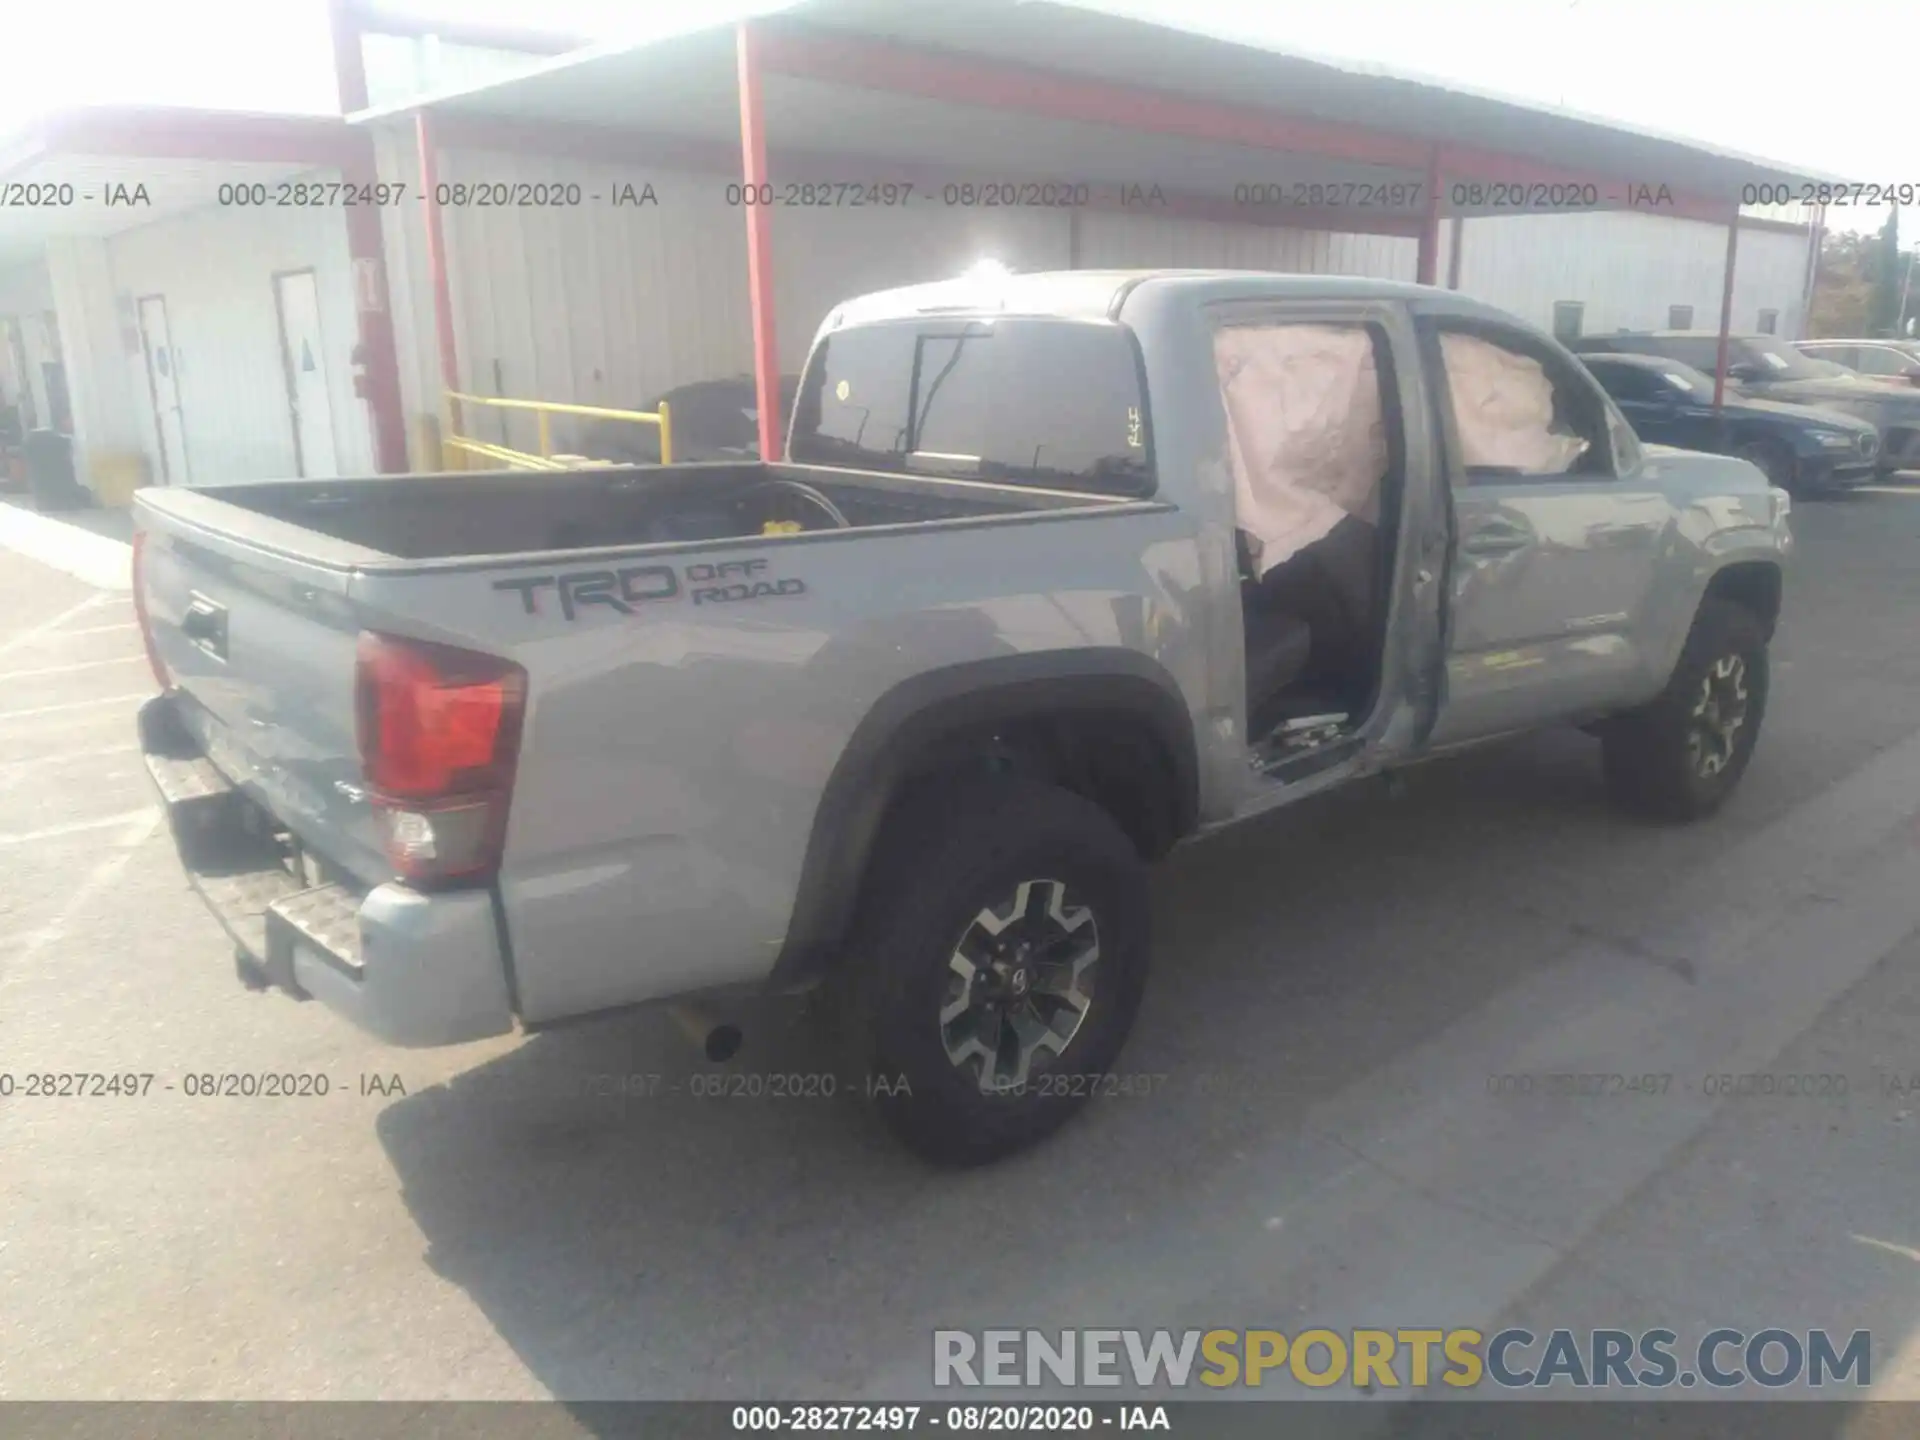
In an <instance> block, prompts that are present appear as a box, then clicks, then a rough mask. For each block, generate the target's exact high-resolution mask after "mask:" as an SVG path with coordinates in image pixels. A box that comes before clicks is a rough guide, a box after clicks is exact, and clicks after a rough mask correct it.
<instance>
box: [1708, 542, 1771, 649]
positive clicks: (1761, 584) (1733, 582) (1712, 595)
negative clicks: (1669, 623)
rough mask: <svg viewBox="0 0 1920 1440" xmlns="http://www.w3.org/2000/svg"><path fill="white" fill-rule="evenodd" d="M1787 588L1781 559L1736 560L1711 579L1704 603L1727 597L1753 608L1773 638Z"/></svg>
mask: <svg viewBox="0 0 1920 1440" xmlns="http://www.w3.org/2000/svg"><path fill="white" fill-rule="evenodd" d="M1784 588H1785V576H1784V574H1783V572H1782V570H1781V567H1780V563H1779V562H1778V561H1777V560H1734V561H1730V562H1729V563H1727V564H1725V565H1722V566H1721V567H1720V568H1719V569H1718V570H1716V571H1714V572H1713V574H1712V575H1711V576H1710V577H1709V578H1708V580H1707V588H1706V593H1705V594H1703V595H1702V596H1701V603H1702V604H1704V603H1705V602H1706V601H1708V600H1725V601H1729V602H1731V603H1732V604H1735V605H1739V606H1741V607H1742V608H1743V609H1746V610H1748V611H1751V612H1752V614H1753V615H1754V617H1755V618H1756V619H1758V620H1759V621H1760V624H1761V627H1762V628H1763V629H1764V630H1765V632H1766V636H1767V639H1768V640H1772V639H1773V632H1774V627H1775V626H1776V625H1778V624H1779V623H1780V599H1781V594H1782V591H1783V590H1784ZM1695 613H1696V614H1697V613H1698V612H1697V611H1696V612H1695Z"/></svg>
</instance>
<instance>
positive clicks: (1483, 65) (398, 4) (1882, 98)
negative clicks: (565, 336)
mask: <svg viewBox="0 0 1920 1440" xmlns="http://www.w3.org/2000/svg"><path fill="white" fill-rule="evenodd" d="M895 3H900V4H912V3H946V4H953V5H962V4H965V3H967V0H895ZM8 8H9V10H10V11H11V12H12V13H10V14H9V15H8V17H7V22H6V27H5V34H4V49H0V133H5V132H10V131H12V130H14V129H16V128H17V127H18V126H20V125H21V124H23V123H25V122H26V121H28V120H29V119H31V118H32V117H33V116H34V115H36V114H40V113H44V112H46V111H48V110H53V109H59V108H64V107H67V106H73V105H88V104H180V105H205V106H212V107H219V108H234V109H260V110H290V111H303V112H312V113H325V112H329V111H332V110H334V109H335V108H336V100H335V96H334V88H333V72H332V65H331V62H330V59H329V52H328V38H327V24H326V10H325V5H324V0H166V3H165V4H159V5H152V4H136V3H133V0H58V3H55V4H40V3H31V4H30V3H27V0H20V3H18V4H15V5H12V6H9V7H8ZM383 8H386V9H389V10H394V11H399V12H403V13H411V14H418V15H425V16H435V17H439V16H447V17H458V18H460V19H464V20H466V21H468V22H473V23H488V24H498V25H511V26H516V27H520V28H527V29H553V30H560V31H564V32H571V33H576V34H582V35H589V36H598V37H613V36H617V35H619V34H621V33H623V32H624V31H626V30H629V29H631V28H633V27H635V26H636V25H644V24H646V23H647V21H648V20H649V19H650V18H652V17H654V16H658V15H663V14H670V15H674V16H681V17H684V16H687V15H690V14H693V13H697V11H698V10H699V9H701V8H709V7H703V5H702V0H384V3H383ZM710 8H713V9H715V10H721V9H728V10H737V9H738V8H739V6H738V4H737V0H736V3H734V4H726V3H724V0H723V3H715V4H713V5H711V7H710ZM1104 8H1107V9H1111V10H1116V11H1124V12H1126V13H1130V14H1135V15H1139V16H1141V17H1142V18H1149V19H1160V20H1164V21H1167V22H1169V23H1174V24H1180V25H1186V26H1191V27H1195V28H1200V29H1207V30H1211V31H1214V32H1215V33H1218V34H1223V35H1230V36H1234V37H1244V38H1248V39H1262V38H1264V39H1268V40H1271V41H1273V42H1276V43H1279V44H1283V45H1285V46H1286V47H1287V48H1289V49H1296V50H1302V51H1308V52H1312V53H1317V54H1321V55H1325V56H1327V57H1329V58H1337V59H1341V60H1348V61H1362V62H1371V63H1374V64H1377V65H1381V66H1384V67H1387V68H1390V69H1394V70H1398V71H1402V72H1405V73H1411V74H1416V75H1421V76H1427V77H1431V78H1435V79H1440V80H1446V81H1451V82H1454V83H1456V84H1461V85H1465V86H1468V87H1471V88H1475V89H1480V90H1487V91H1493V92H1496V93H1500V94H1503V95H1507V96H1511V97H1513V98H1515V99H1522V100H1529V101H1533V102H1535V103H1544V104H1550V105H1561V106H1565V107H1567V108H1569V109H1573V110H1577V111H1582V112H1585V113H1588V114H1591V115H1595V116H1598V117H1602V118H1605V119H1611V120H1617V121H1622V122H1625V123H1629V124H1634V125H1638V126H1641V127H1643V128H1647V129H1652V130H1658V131H1663V132H1666V133H1669V134H1672V135H1676V136H1681V137H1685V138H1689V139H1696V140H1701V141H1705V142H1708V143H1710V144H1714V145H1718V146H1722V147H1724V148H1727V149H1732V150H1737V151H1741V152H1744V153H1746V154H1751V155H1757V156H1763V157H1766V158H1769V159H1776V160H1782V161H1788V162H1794V163H1799V164H1803V165H1806V166H1808V167H1811V168H1815V169H1818V170H1821V171H1824V172H1830V173H1836V174H1840V175H1846V176H1850V177H1852V178H1854V179H1856V180H1860V181H1867V182H1881V183H1885V182H1896V183H1906V184H1920V47H1916V44H1915V41H1916V38H1920V0H1447V3H1443V4H1435V3H1432V0H1336V3H1328V0H1312V3H1306V0H1238V3H1235V0H1108V3H1106V4H1105V6H1104ZM26 57H31V60H30V62H29V63H25V64H23V63H22V61H23V60H24V59H26ZM1884 218H1885V212H1884V211H1882V210H1868V209H1857V210H1852V211H1843V210H1838V209H1830V210H1829V211H1828V223H1829V225H1830V226H1832V227H1835V228H1845V229H1874V228H1877V227H1878V226H1879V225H1880V224H1881V223H1882V222H1883V221H1884ZM1900 219H1901V236H1902V242H1903V244H1907V245H1911V244H1912V243H1913V242H1914V241H1915V240H1916V239H1920V207H1912V208H1909V209H1906V210H1904V211H1903V212H1902V214H1901V217H1900Z"/></svg>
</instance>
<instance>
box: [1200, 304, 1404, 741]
mask: <svg viewBox="0 0 1920 1440" xmlns="http://www.w3.org/2000/svg"><path fill="white" fill-rule="evenodd" d="M1213 359H1214V368H1215V374H1216V378H1217V380H1218V383H1219V387H1220V399H1221V405H1222V409H1223V410H1224V412H1225V415H1224V418H1225V421H1226V426H1225V429H1226V448H1227V462H1228V469H1229V471H1230V472H1231V474H1232V477H1233V486H1234V509H1235V518H1236V523H1237V532H1238V540H1239V549H1240V563H1241V577H1242V585H1241V604H1242V618H1243V621H1244V633H1245V641H1246V679H1247V724H1248V739H1249V740H1250V741H1251V742H1252V743H1253V744H1254V745H1255V746H1256V747H1260V748H1262V750H1263V753H1270V754H1271V755H1272V756H1273V757H1274V758H1283V757H1284V756H1286V755H1288V754H1295V753H1300V752H1301V751H1303V750H1304V749H1311V748H1314V747H1316V746H1318V745H1320V744H1324V743H1327V742H1328V741H1329V740H1330V739H1332V738H1334V737H1337V736H1338V735H1341V734H1345V733H1347V731H1348V727H1350V726H1351V725H1352V724H1355V723H1358V722H1359V721H1361V720H1363V719H1364V718H1365V717H1366V715H1367V714H1368V713H1369V712H1370V710H1371V708H1372V705H1373V703H1374V697H1376V696H1377V695H1378V693H1379V690H1378V687H1379V680H1380V674H1381V660H1382V656H1383V653H1384V637H1385V626H1386V616H1387V614H1388V613H1389V610H1390V597H1391V587H1392V575H1393V556H1394V550H1395V543H1396V540H1397V533H1398V528H1399V516H1400V492H1401V485H1402V481H1403V478H1404V475H1405V470H1406V448H1405V447H1406V439H1405V428H1404V425H1403V421H1402V416H1401V413H1400V405H1399V388H1398V383H1397V381H1396V378H1395V372H1394V368H1393V350H1392V346H1391V344H1390V342H1389V341H1388V338H1387V336H1386V333H1385V332H1384V331H1383V330H1381V329H1380V328H1379V327H1378V326H1375V325H1370V324H1367V323H1364V322H1359V321H1344V322H1343V321H1331V322H1327V321H1320V322H1316V321H1305V320H1299V321H1260V322H1253V323H1242V324H1229V325H1226V326H1223V327H1222V328H1220V329H1219V330H1217V331H1215V333H1214V343H1213Z"/></svg>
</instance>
